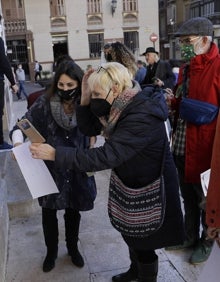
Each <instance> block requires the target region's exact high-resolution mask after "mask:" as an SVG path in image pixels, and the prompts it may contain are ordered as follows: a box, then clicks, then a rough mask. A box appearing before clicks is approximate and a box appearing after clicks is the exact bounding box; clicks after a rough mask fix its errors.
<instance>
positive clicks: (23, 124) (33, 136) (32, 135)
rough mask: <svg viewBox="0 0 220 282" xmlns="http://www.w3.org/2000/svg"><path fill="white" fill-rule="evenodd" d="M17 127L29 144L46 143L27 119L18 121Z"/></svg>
mask: <svg viewBox="0 0 220 282" xmlns="http://www.w3.org/2000/svg"><path fill="white" fill-rule="evenodd" d="M17 126H18V127H19V128H20V129H21V131H22V132H23V133H24V134H25V135H26V136H27V137H28V138H29V140H30V141H31V143H44V142H45V141H46V140H45V139H44V137H43V136H42V135H41V134H40V132H38V131H37V129H36V128H35V127H34V126H33V125H32V124H31V122H30V121H29V120H28V119H21V120H19V121H18V122H17Z"/></svg>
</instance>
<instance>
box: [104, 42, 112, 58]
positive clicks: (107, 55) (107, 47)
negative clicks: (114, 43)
mask: <svg viewBox="0 0 220 282" xmlns="http://www.w3.org/2000/svg"><path fill="white" fill-rule="evenodd" d="M110 48H111V43H106V44H105V45H104V48H103V52H104V57H105V62H111V60H112V57H111V55H110Z"/></svg>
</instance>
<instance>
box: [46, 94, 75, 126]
mask: <svg viewBox="0 0 220 282" xmlns="http://www.w3.org/2000/svg"><path fill="white" fill-rule="evenodd" d="M73 103H74V102H73ZM50 107H51V113H52V116H53V118H54V120H55V121H56V123H57V124H58V125H59V126H60V127H62V128H63V129H65V130H68V131H69V130H71V129H72V128H74V127H76V126H77V123H76V112H75V111H74V112H73V114H70V115H69V114H66V113H65V112H64V109H63V106H62V103H61V99H60V97H59V96H57V95H55V96H53V97H51V99H50Z"/></svg>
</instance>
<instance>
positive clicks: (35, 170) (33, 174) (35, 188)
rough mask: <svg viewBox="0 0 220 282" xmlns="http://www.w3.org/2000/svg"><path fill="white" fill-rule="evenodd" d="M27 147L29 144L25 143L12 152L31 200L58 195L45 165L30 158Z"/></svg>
mask: <svg viewBox="0 0 220 282" xmlns="http://www.w3.org/2000/svg"><path fill="white" fill-rule="evenodd" d="M29 145H30V142H26V143H23V144H22V145H20V146H17V147H15V148H13V149H12V150H13V153H14V155H15V158H16V160H17V163H18V165H19V167H20V169H21V172H22V174H23V176H24V179H25V181H26V183H27V186H28V188H29V190H30V192H31V195H32V197H33V199H35V198H38V197H41V196H44V195H48V194H53V193H59V190H58V189H57V186H56V184H55V182H54V180H53V178H52V176H51V174H50V172H49V170H48V168H47V166H46V165H45V163H44V162H43V161H42V160H36V159H33V158H32V156H31V153H30V150H29Z"/></svg>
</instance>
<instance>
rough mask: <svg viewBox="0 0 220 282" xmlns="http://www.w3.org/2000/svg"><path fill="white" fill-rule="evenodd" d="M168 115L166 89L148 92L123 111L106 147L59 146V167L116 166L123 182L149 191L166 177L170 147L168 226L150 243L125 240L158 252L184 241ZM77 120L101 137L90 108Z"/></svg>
mask: <svg viewBox="0 0 220 282" xmlns="http://www.w3.org/2000/svg"><path fill="white" fill-rule="evenodd" d="M167 116H168V112H167V105H166V103H165V100H164V98H163V94H162V93H161V91H159V90H158V91H155V89H154V88H146V89H144V90H143V91H142V92H140V93H138V94H137V95H136V96H135V97H134V99H133V101H132V102H131V103H130V104H128V106H127V107H126V108H125V109H124V110H123V112H122V113H121V115H120V118H119V120H118V122H117V124H116V126H115V128H114V132H113V133H112V134H111V136H110V137H109V139H108V140H106V142H105V144H104V145H103V146H102V147H99V148H94V149H92V150H87V151H85V150H80V149H78V150H77V149H72V148H68V150H66V148H63V147H57V148H56V149H57V150H56V164H57V165H58V166H61V167H66V168H70V169H76V170H80V171H99V170H104V169H109V168H112V169H113V168H114V170H115V171H116V173H117V174H118V176H119V177H120V178H121V180H122V181H123V182H124V183H125V184H126V185H128V186H129V187H133V188H134V189H135V188H139V187H143V186H144V185H146V184H148V183H150V182H152V181H153V180H155V179H156V178H157V177H158V176H159V175H160V170H161V163H162V158H163V152H164V148H165V150H166V153H165V154H166V155H165V164H164V178H165V179H164V180H165V187H166V197H167V199H166V200H167V205H166V215H165V220H164V224H163V226H162V228H161V229H160V230H159V231H158V232H156V233H154V235H152V236H150V237H148V238H147V239H130V238H128V237H124V239H125V241H126V242H127V243H128V245H129V246H131V247H135V248H139V247H140V248H141V249H143V248H145V249H148V248H150V249H152V248H153V249H157V248H162V247H164V246H169V245H173V244H179V243H181V242H182V240H183V237H184V236H183V221H182V212H181V207H180V198H179V192H178V191H179V187H178V179H177V172H176V168H175V165H174V162H173V158H172V155H171V152H170V149H169V145H168V141H167V136H166V131H165V126H164V121H165V120H166V119H167ZM77 118H78V125H79V127H80V128H81V130H82V131H83V132H84V134H87V135H95V134H96V135H97V134H98V133H100V130H101V125H100V123H99V120H98V119H97V118H96V117H95V116H94V115H93V114H92V113H91V112H90V109H89V107H79V108H78V111H77Z"/></svg>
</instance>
